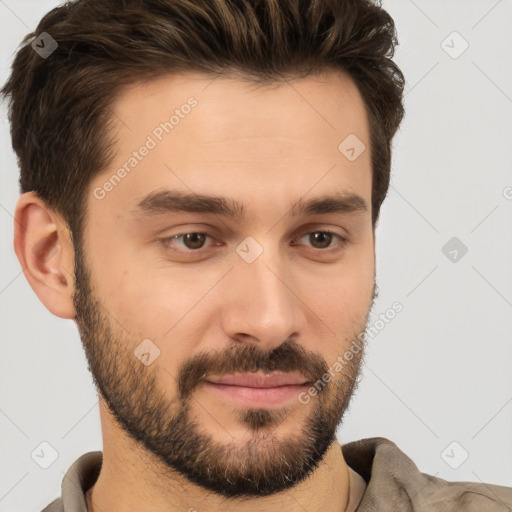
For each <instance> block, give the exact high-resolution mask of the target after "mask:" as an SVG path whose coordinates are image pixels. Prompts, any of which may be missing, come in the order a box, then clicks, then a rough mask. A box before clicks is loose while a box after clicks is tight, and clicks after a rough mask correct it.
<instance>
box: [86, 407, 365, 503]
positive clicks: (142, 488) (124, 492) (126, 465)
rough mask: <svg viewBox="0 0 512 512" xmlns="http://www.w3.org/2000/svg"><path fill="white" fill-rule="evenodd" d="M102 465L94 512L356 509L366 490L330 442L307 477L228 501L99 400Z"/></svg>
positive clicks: (92, 495) (92, 496)
mask: <svg viewBox="0 0 512 512" xmlns="http://www.w3.org/2000/svg"><path fill="white" fill-rule="evenodd" d="M100 415H101V416H102V422H101V423H102V435H103V463H102V467H101V471H100V474H99V476H98V479H97V481H96V483H95V485H94V486H93V487H91V489H89V491H88V492H87V493H86V500H87V507H88V511H89V512H102V511H107V510H109V511H112V512H132V511H133V510H145V511H146V512H164V511H165V512H169V511H174V510H176V511H178V510H194V509H195V510H208V511H210V512H217V511H219V512H220V511H222V512H232V511H235V510H236V512H249V511H250V512H260V511H261V512H267V511H270V510H276V509H279V510H283V511H287V512H295V511H297V512H299V511H300V512H303V511H304V510H322V511H324V512H353V510H355V509H356V508H357V505H358V503H359V501H360V500H361V497H362V494H363V492H364V485H365V484H364V480H363V479H362V478H361V477H360V476H359V475H358V474H357V473H355V472H354V471H352V470H351V469H350V468H349V467H348V465H347V464H346V462H345V459H344V457H343V453H342V450H341V445H340V444H339V443H338V442H334V443H333V444H331V446H330V447H329V449H328V450H327V452H326V454H325V456H324V458H323V459H322V461H321V462H320V464H319V466H318V467H317V468H316V469H315V470H314V471H313V472H312V473H311V474H310V476H309V477H308V478H306V479H305V480H303V481H302V482H300V483H299V484H297V485H296V486H294V487H292V488H290V489H289V490H286V491H284V492H281V493H277V494H274V495H271V496H264V497H256V498H250V499H247V498H246V497H244V498H243V499H240V500H238V499H234V498H228V499H226V498H225V497H223V496H220V495H217V494H214V493H212V492H210V491H206V490H205V489H203V488H201V487H199V486H197V485H196V484H194V483H192V482H190V481H189V480H187V479H186V478H184V477H183V476H182V475H181V474H179V473H177V472H175V471H173V470H170V469H169V468H168V467H167V466H164V465H163V463H162V462H161V461H160V460H159V459H157V458H156V457H155V456H154V455H153V454H152V453H149V452H147V451H146V450H145V449H144V448H143V447H141V446H140V445H139V444H138V443H135V442H134V441H133V440H132V439H131V438H129V437H128V436H127V434H126V432H125V431H124V430H122V429H120V428H119V427H118V426H116V425H115V424H114V422H112V421H111V418H110V417H109V416H110V415H109V413H108V411H107V410H105V409H104V404H103V403H102V402H101V401H100Z"/></svg>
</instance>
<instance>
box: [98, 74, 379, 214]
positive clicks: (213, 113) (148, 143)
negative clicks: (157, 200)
mask: <svg viewBox="0 0 512 512" xmlns="http://www.w3.org/2000/svg"><path fill="white" fill-rule="evenodd" d="M112 107H113V113H114V115H113V126H114V130H115V135H116V140H117V144H116V157H115V159H114V162H113V163H112V165H111V166H110V167H109V168H108V169H106V170H104V171H103V172H102V173H101V174H100V175H98V176H97V177H96V178H95V180H94V183H93V187H92V188H94V187H98V186H100V187H101V186H103V185H104V184H105V183H107V181H109V180H110V182H111V186H108V187H107V188H108V189H109V194H108V197H106V199H108V201H104V202H103V204H104V205H105V204H110V205H113V204H117V205H118V206H119V207H121V208H123V210H127V209H131V208H132V207H133V205H135V204H137V203H138V202H139V201H140V199H141V198H142V197H144V196H145V195H147V194H148V193H150V192H152V191H156V190H159V189H162V188H168V189H174V190H176V189H181V190H182V191H184V192H194V193H197V194H206V193H214V194H215V195H224V196H225V195H231V196H235V195H238V197H237V198H238V199H239V200H240V201H241V202H243V201H244V197H245V198H246V199H247V200H248V201H252V202H255V201H256V200H257V197H256V194H255V192H257V193H258V194H259V195H258V197H260V198H261V197H262V196H265V198H266V200H267V201H268V202H269V204H267V207H268V206H269V205H270V202H271V201H272V200H273V199H276V200H277V199H281V201H284V200H285V198H287V197H288V198H290V199H293V198H295V199H297V198H300V197H303V196H304V195H305V194H307V193H308V190H312V189H313V188H315V189H316V191H317V192H318V193H319V194H325V193H326V192H329V191H332V188H333V187H335V188H336V192H340V193H347V192H353V193H358V194H359V195H361V196H364V195H366V197H365V200H366V201H367V202H368V204H369V203H370V193H371V162H370V151H369V149H370V145H369V143H370V141H369V126H368V118H367V114H366V108H365V105H364V101H363V99H362V96H361V95H360V93H359V90H358V88H357V86H356V85H355V83H354V82H353V80H352V79H351V78H350V77H349V76H348V75H347V74H345V73H343V72H340V71H325V72H324V73H322V74H317V75H313V76H309V77H306V78H302V79H295V80H291V79H290V80H288V81H283V82H279V83H272V84H268V85H267V84H264V85H261V84H254V83H251V82H249V81H247V80H245V79H241V78H240V77H236V76H229V77H228V76H218V77H212V76H207V75H204V74H201V73H178V74H169V75H165V76H162V77H160V78H158V79H156V80H151V81H147V82H141V83H137V84H134V85H132V86H130V87H128V88H127V89H125V90H124V91H123V93H122V94H121V95H120V96H119V97H118V99H117V100H116V102H115V103H114V104H113V106H112ZM347 140H348V141H349V143H348V145H349V146H350V145H352V146H354V141H355V145H356V146H355V147H356V150H357V152H358V153H359V152H360V155H356V156H357V158H356V159H353V158H352V159H351V158H348V157H347V153H346V152H345V153H344V152H343V151H344V150H346V149H347V147H346V146H347V143H345V141H347ZM148 148H149V149H148ZM361 148H365V149H361ZM139 150H140V151H139ZM135 153H138V154H137V155H135ZM142 153H144V154H142ZM349 156H350V155H349ZM120 169H124V170H123V172H119V170H120ZM115 174H117V175H119V174H121V175H122V176H121V178H120V179H119V176H117V177H115V176H114V175H115ZM114 177H115V179H114V180H112V179H111V178H114ZM226 191H228V192H227V193H226ZM262 206H265V205H264V204H263V203H262Z"/></svg>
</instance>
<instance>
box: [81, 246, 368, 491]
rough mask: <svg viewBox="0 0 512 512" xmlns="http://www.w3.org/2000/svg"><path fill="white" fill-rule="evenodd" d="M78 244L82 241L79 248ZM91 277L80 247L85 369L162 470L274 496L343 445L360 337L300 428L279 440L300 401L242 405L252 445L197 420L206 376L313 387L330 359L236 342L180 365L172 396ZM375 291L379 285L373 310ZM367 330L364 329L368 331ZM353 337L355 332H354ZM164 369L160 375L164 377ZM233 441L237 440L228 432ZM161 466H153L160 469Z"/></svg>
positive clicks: (297, 349) (288, 344) (216, 487)
mask: <svg viewBox="0 0 512 512" xmlns="http://www.w3.org/2000/svg"><path fill="white" fill-rule="evenodd" d="M79 245H81V244H79ZM90 284H91V275H90V271H89V270H88V269H87V268H86V265H85V257H84V253H83V250H82V248H81V247H77V249H76V253H75V293H74V295H73V300H74V304H75V309H76V322H77V326H78V330H79V333H80V337H81V340H82V344H83V347H84V351H85V355H86V358H87V361H88V368H89V371H90V372H91V374H92V377H93V381H94V384H95V386H96V389H97V390H98V393H99V394H100V395H101V397H102V399H103V401H104V403H105V404H106V406H107V408H108V410H109V411H110V413H111V415H112V417H113V418H114V419H115V421H116V422H117V423H118V426H119V428H122V429H123V430H124V432H125V433H126V434H127V435H128V437H129V438H131V439H132V440H133V441H135V443H136V444H137V445H138V446H140V447H141V448H142V449H143V450H145V451H146V452H148V453H149V454H150V455H153V456H154V457H156V458H157V459H158V460H159V461H161V463H162V464H163V465H160V466H161V467H162V468H164V470H165V471H164V472H165V475H166V476H167V477H170V475H172V473H173V472H178V473H179V474H181V475H182V476H183V477H185V478H186V479H187V480H189V481H190V482H193V483H194V484H196V485H198V486H200V487H201V488H203V489H205V490H208V491H212V492H214V493H216V494H218V495H221V496H224V497H226V498H243V497H257V496H260V497H261V496H268V495H272V494H275V493H278V492H282V491H285V490H287V489H290V488H292V487H293V486H295V485H296V484H298V483H299V482H301V481H302V480H304V479H306V478H307V477H308V476H309V475H310V474H311V473H312V472H313V471H314V470H315V469H316V468H317V467H318V466H319V464H320V462H321V461H322V459H323V457H324V455H325V453H326V452H327V450H328V449H329V447H330V446H331V445H332V444H333V443H335V442H336V441H337V439H336V430H337V428H338V426H339V425H340V423H341V421H342V417H343V415H344V413H345V411H346V410H347V408H348V406H349V403H350V400H351V398H352V396H353V394H354V392H355V390H356V388H357V385H358V383H359V380H360V379H359V375H360V369H361V362H362V360H363V358H364V343H363V342H359V346H360V347H361V349H360V350H359V351H358V352H357V354H354V357H353V358H352V359H351V360H350V361H345V363H346V364H344V365H343V370H342V371H341V372H340V375H339V376H336V377H335V378H332V379H331V380H329V381H328V382H327V383H325V382H324V381H322V385H323V387H322V388H321V389H320V390H319V391H318V392H317V394H316V396H313V397H311V400H310V403H309V404H308V405H307V406H306V405H302V407H309V408H310V410H309V411H308V414H307V416H306V417H305V419H304V420H302V423H303V424H302V425H300V429H296V428H294V429H293V432H291V433H290V436H289V437H287V438H282V436H281V437H279V436H277V435H276V434H275V432H273V428H274V427H276V426H278V425H279V424H281V423H283V422H284V421H285V420H286V418H287V416H288V415H289V414H291V413H293V412H294V411H295V412H296V408H297V407H298V406H297V404H295V405H294V406H289V407H281V408H276V409H265V408H260V409H256V408H242V407H238V408H237V409H236V416H237V421H238V422H239V423H240V424H242V425H244V426H245V427H246V428H248V429H249V430H250V433H251V438H250V440H249V441H248V442H247V443H237V442H236V439H234V438H233V441H231V442H225V443H222V442H220V441H218V440H217V441H216V440H215V438H214V436H212V434H211V433H208V431H207V430H206V429H205V428H204V426H203V425H201V423H200V422H199V421H198V420H197V419H195V418H194V416H193V414H192V411H191V405H193V403H194V401H197V400H196V399H195V397H194V391H195V390H196V389H197V388H198V386H199V385H200V384H202V383H203V382H204V380H205V379H206V378H207V377H208V376H209V375H224V374H232V373H247V372H258V371H259V372H264V373H265V374H268V373H271V372H274V371H281V372H299V373H300V375H302V376H304V377H305V378H306V379H307V380H308V382H313V383H316V382H317V381H321V380H322V376H323V375H324V374H326V373H328V370H329V367H328V365H327V362H326V361H325V359H324V358H323V357H322V356H321V355H320V354H318V353H315V352H308V351H306V350H305V349H304V348H303V347H302V346H301V345H299V344H297V343H296V342H294V341H292V340H287V341H285V342H283V343H282V344H280V345H279V346H277V347H276V348H274V349H273V350H272V351H262V350H261V349H259V348H258V347H256V346H255V345H253V344H237V345H230V346H228V347H227V348H226V349H225V350H224V351H222V352H218V351H217V352H201V353H198V354H196V355H194V356H193V357H191V358H190V359H188V360H186V361H185V362H184V363H183V364H181V366H180V367H179V368H178V370H177V375H176V376H172V377H174V378H175V381H176V387H177V391H176V393H175V395H174V396H173V397H172V399H169V398H168V397H167V396H166V394H165V393H164V391H163V390H162V384H161V382H160V383H159V381H161V379H162V372H166V373H169V371H168V369H166V368H165V367H161V366H160V365H159V364H158V360H157V362H156V363H152V365H151V366H145V365H144V364H141V361H139V360H138V359H137V358H136V357H135V356H134V352H133V350H134V348H135V347H136V346H137V345H138V344H139V343H140V341H141V340H140V339H135V337H134V336H130V335H129V333H127V332H126V331H125V330H123V329H122V328H121V327H120V326H119V325H118V324H117V323H116V322H113V321H112V319H111V316H110V315H109V314H108V311H107V310H106V309H105V307H104V306H103V305H102V304H101V301H100V300H99V299H98V298H96V297H95V296H94V295H93V293H92V291H91V285H90ZM375 297H376V285H375V282H374V287H373V296H372V302H371V307H370V308H369V309H368V311H367V314H366V319H365V323H364V325H363V326H361V327H362V328H363V329H365V328H366V326H367V323H368V318H369V314H370V311H371V309H372V307H373V304H374V301H375ZM363 329H361V331H359V332H363ZM354 339H356V335H355V334H354ZM158 372H160V376H159V375H158ZM231 437H233V436H231ZM155 469H156V468H155Z"/></svg>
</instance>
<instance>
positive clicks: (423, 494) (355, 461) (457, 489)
mask: <svg viewBox="0 0 512 512" xmlns="http://www.w3.org/2000/svg"><path fill="white" fill-rule="evenodd" d="M342 452H343V456H344V458H345V461H346V462H347V464H348V465H349V466H350V467H351V468H352V469H353V470H354V471H356V472H358V473H359V474H360V475H361V476H362V477H363V478H364V480H365V481H366V483H367V488H366V491H365V494H364V496H363V499H362V501H361V504H360V508H359V509H358V510H368V511H370V510H379V511H380V510H382V511H384V510H388V508H386V505H384V507H382V506H381V505H383V504H385V503H387V504H393V505H394V506H395V507H397V506H399V505H400V506H401V507H402V508H401V510H404V511H409V510H410V511H414V512H416V511H417V512H423V511H425V512H426V511H439V512H441V511H442V510H445V511H446V510H457V511H460V512H464V511H466V512H473V511H474V512H477V511H484V510H485V511H486V512H505V511H507V512H511V511H512V487H505V486H501V485H494V484H488V483H483V482H450V481H447V480H444V479H442V478H438V477H436V476H432V475H429V474H426V473H422V472H420V470H419V469H418V467H417V466H416V464H415V463H414V462H413V461H412V460H411V459H410V458H409V457H408V456H407V455H406V454H405V453H404V452H403V451H402V450H400V448H399V447H398V446H397V445H396V444H395V443H393V442H392V441H390V440H389V439H386V438H383V437H373V438H367V439H361V440H359V441H354V442H351V443H348V444H346V445H343V446H342ZM377 503H378V504H379V505H378V506H377ZM448 506H449V507H450V508H449V509H447V508H445V507H448ZM361 507H362V508H361ZM365 507H366V508H365ZM389 510H392V508H389Z"/></svg>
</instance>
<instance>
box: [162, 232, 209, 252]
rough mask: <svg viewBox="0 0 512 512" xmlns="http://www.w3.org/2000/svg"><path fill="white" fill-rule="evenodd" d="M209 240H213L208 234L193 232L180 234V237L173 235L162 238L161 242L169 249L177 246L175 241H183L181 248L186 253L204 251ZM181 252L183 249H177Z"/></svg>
mask: <svg viewBox="0 0 512 512" xmlns="http://www.w3.org/2000/svg"><path fill="white" fill-rule="evenodd" d="M207 238H211V237H210V235H208V234H207V233H199V232H191V233H180V234H178V235H173V236H170V237H168V238H162V240H161V242H162V244H163V245H164V247H166V248H168V247H169V246H170V245H176V244H175V243H174V241H176V240H180V239H181V240H182V245H181V244H178V245H181V247H184V249H185V251H184V252H187V251H186V250H189V251H194V250H198V249H202V248H203V246H204V244H205V241H206V239H207ZM177 250H178V251H180V250H181V249H177Z"/></svg>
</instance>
